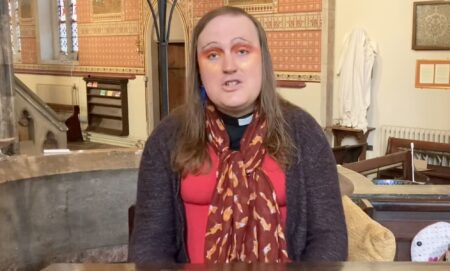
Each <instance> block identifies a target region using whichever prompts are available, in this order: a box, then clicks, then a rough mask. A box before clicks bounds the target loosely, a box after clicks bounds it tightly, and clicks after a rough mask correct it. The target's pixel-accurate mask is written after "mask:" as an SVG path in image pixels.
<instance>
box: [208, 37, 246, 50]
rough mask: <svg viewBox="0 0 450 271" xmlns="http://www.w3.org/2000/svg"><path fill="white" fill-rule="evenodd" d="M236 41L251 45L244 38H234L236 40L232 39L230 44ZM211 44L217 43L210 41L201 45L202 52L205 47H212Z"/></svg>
mask: <svg viewBox="0 0 450 271" xmlns="http://www.w3.org/2000/svg"><path fill="white" fill-rule="evenodd" d="M236 40H240V41H243V42H245V43H250V44H251V42H250V41H249V40H247V39H246V38H243V37H236V38H233V39H232V40H231V42H234V41H236ZM213 44H218V42H216V41H210V42H208V43H207V44H205V45H203V46H202V47H201V49H202V50H203V49H205V48H206V47H209V46H210V45H213Z"/></svg>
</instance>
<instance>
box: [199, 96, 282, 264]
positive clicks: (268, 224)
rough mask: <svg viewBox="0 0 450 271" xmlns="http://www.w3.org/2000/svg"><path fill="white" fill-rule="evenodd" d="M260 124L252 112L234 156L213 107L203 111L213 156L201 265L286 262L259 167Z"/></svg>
mask: <svg viewBox="0 0 450 271" xmlns="http://www.w3.org/2000/svg"><path fill="white" fill-rule="evenodd" d="M266 124H267V123H266V121H265V119H263V118H261V117H260V114H259V113H254V115H253V120H252V122H251V123H250V125H249V126H248V127H247V129H246V131H245V133H244V136H243V138H242V139H241V147H240V151H233V150H231V149H230V148H229V138H228V134H227V131H226V130H225V126H224V124H223V122H222V120H221V119H220V117H219V115H218V112H217V111H216V109H215V107H214V105H212V104H208V105H207V106H206V127H207V128H206V130H207V133H208V139H209V143H210V144H211V145H212V147H213V149H214V151H215V152H216V153H217V154H218V156H219V166H218V174H217V186H216V192H215V194H214V196H213V199H212V202H211V205H210V207H209V213H208V224H207V228H206V240H205V262H206V263H228V262H235V261H242V262H266V263H267V262H286V261H288V255H287V245H286V240H285V237H284V233H283V229H282V226H281V215H280V210H279V208H278V204H277V202H276V195H275V191H274V189H273V186H272V183H271V182H270V180H269V178H268V177H267V176H266V174H265V173H264V171H263V170H262V168H261V164H262V160H263V158H264V155H265V154H266V150H265V149H264V147H263V145H262V143H263V142H262V140H263V138H264V135H265V133H266V132H267V125H266Z"/></svg>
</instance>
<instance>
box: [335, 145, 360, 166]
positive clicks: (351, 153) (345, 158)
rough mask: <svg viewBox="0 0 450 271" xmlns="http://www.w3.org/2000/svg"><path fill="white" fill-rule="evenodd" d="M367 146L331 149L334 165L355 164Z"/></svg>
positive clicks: (346, 146)
mask: <svg viewBox="0 0 450 271" xmlns="http://www.w3.org/2000/svg"><path fill="white" fill-rule="evenodd" d="M366 146H367V144H365V143H364V144H357V145H345V146H338V147H333V148H331V150H332V151H333V154H334V158H335V159H336V164H339V165H342V164H345V163H352V162H357V161H358V160H359V157H360V156H361V154H362V153H363V150H364V149H365V148H366Z"/></svg>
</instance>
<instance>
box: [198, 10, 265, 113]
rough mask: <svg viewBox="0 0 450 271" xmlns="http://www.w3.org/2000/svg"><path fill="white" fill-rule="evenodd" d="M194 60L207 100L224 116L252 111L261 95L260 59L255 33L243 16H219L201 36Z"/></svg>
mask: <svg viewBox="0 0 450 271" xmlns="http://www.w3.org/2000/svg"><path fill="white" fill-rule="evenodd" d="M197 61H198V66H199V69H200V76H201V80H202V83H203V85H204V87H205V89H206V93H207V94H208V98H209V99H210V100H211V101H212V102H213V103H214V104H215V105H216V107H217V108H218V109H219V110H220V111H221V112H223V113H225V114H227V115H230V116H234V117H240V116H243V115H245V114H248V113H250V112H252V111H253V108H254V105H255V101H256V99H257V98H258V96H259V94H260V92H261V82H262V60H261V47H260V45H259V38H258V33H257V30H256V27H255V25H254V24H253V22H252V21H251V20H250V19H249V18H247V17H245V16H242V15H221V16H218V17H216V18H214V19H212V20H211V21H210V22H209V23H208V24H207V25H206V26H205V28H204V29H203V31H202V32H201V33H200V36H199V38H198V45H197Z"/></svg>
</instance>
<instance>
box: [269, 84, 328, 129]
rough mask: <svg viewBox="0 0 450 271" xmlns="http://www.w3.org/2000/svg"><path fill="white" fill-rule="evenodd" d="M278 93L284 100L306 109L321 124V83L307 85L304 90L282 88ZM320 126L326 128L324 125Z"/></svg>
mask: <svg viewBox="0 0 450 271" xmlns="http://www.w3.org/2000/svg"><path fill="white" fill-rule="evenodd" d="M278 91H279V93H280V94H281V96H282V97H283V98H285V99H286V100H288V101H290V102H291V103H293V104H295V105H297V106H300V107H301V108H303V109H305V110H306V111H307V112H308V113H309V114H311V115H312V116H313V117H314V119H315V120H316V121H317V122H318V123H320V121H321V106H322V102H321V89H320V83H306V87H305V88H302V89H295V88H280V89H278ZM320 124H321V125H322V126H324V124H323V123H320Z"/></svg>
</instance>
